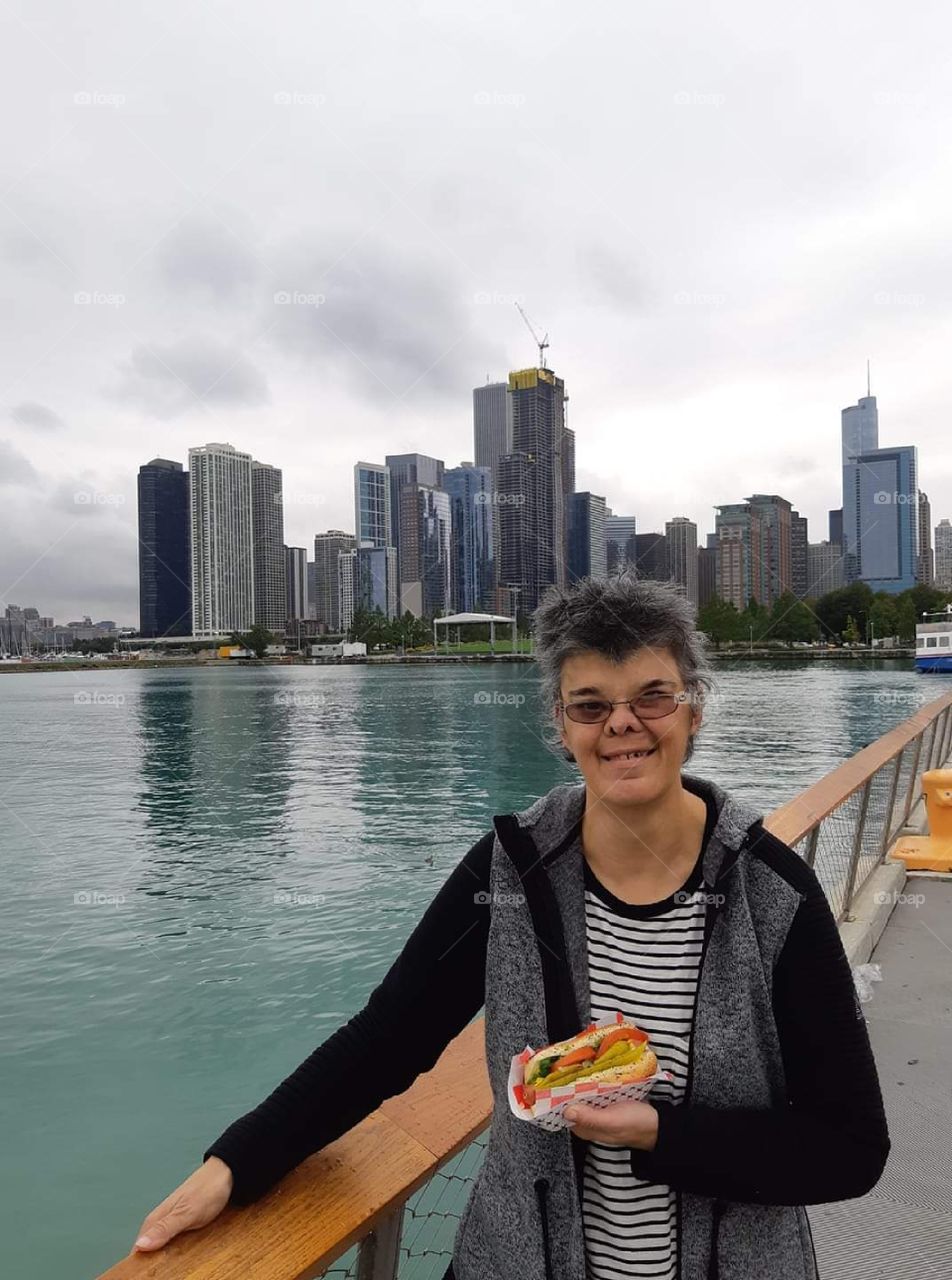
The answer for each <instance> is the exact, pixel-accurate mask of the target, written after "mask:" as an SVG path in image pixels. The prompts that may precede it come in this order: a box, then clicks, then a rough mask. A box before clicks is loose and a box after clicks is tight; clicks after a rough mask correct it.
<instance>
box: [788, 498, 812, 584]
mask: <svg viewBox="0 0 952 1280" xmlns="http://www.w3.org/2000/svg"><path fill="white" fill-rule="evenodd" d="M809 541H810V535H809V531H808V526H807V518H806V516H802V515H800V513H799V511H791V513H790V590H791V591H792V592H793V594H794V595H795V596H796V597H797V599H798V600H804V599H806V595H807V546H808V545H809Z"/></svg>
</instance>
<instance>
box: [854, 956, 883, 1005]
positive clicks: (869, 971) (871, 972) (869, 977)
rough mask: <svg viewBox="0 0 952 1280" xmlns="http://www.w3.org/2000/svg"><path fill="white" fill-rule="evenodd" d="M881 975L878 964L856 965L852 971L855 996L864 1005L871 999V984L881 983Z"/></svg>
mask: <svg viewBox="0 0 952 1280" xmlns="http://www.w3.org/2000/svg"><path fill="white" fill-rule="evenodd" d="M882 980H883V975H882V973H881V971H880V968H879V965H878V964H858V965H857V966H856V968H855V969H854V970H853V982H854V984H855V986H856V994H857V995H858V996H859V998H860V1000H862V1001H863V1002H864V1003H865V1002H866V1001H867V1000H872V998H873V983H874V982H882Z"/></svg>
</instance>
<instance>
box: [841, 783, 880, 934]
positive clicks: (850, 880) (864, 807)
mask: <svg viewBox="0 0 952 1280" xmlns="http://www.w3.org/2000/svg"><path fill="white" fill-rule="evenodd" d="M874 776H875V775H874V774H873V775H870V777H868V778H867V779H866V783H865V785H864V786H863V799H862V801H861V802H860V807H859V817H858V818H857V819H856V835H855V836H854V837H853V852H852V854H851V856H850V867H849V874H848V877H847V881H846V892H845V893H844V895H843V915H844V916H847V917H848V916H849V914H850V907H851V906H852V905H853V886H854V885H855V884H856V871H857V868H858V866H859V855H860V850H861V849H862V847H863V832H864V830H865V828H866V814H867V812H868V810H869V793H870V791H871V790H872V787H873V777H874Z"/></svg>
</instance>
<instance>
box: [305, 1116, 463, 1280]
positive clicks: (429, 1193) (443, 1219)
mask: <svg viewBox="0 0 952 1280" xmlns="http://www.w3.org/2000/svg"><path fill="white" fill-rule="evenodd" d="M487 1141H488V1132H485V1133H482V1134H480V1136H479V1137H478V1138H476V1140H475V1141H474V1142H471V1143H470V1144H469V1146H468V1147H464V1148H463V1150H462V1151H461V1152H460V1153H459V1154H458V1155H455V1156H453V1158H452V1159H451V1160H447V1162H446V1164H445V1165H443V1167H442V1168H441V1169H438V1170H437V1171H436V1173H434V1175H433V1177H432V1178H430V1179H429V1181H428V1182H426V1183H425V1184H424V1185H423V1186H422V1187H421V1188H420V1190H419V1191H417V1192H416V1193H415V1195H413V1196H411V1197H410V1199H409V1200H408V1201H407V1203H406V1206H405V1208H404V1214H403V1231H402V1234H401V1237H400V1262H399V1270H398V1275H399V1277H400V1280H442V1277H443V1275H444V1273H445V1272H446V1268H447V1267H448V1266H449V1262H450V1258H451V1256H452V1252H453V1241H454V1239H455V1237H456V1229H457V1227H458V1226H459V1220H460V1216H461V1214H462V1212H463V1209H464V1208H465V1207H466V1202H467V1200H468V1199H469V1194H470V1191H471V1190H472V1185H473V1183H474V1182H475V1180H476V1177H477V1175H478V1173H479V1170H480V1169H481V1167H482V1163H483V1157H484V1155H485V1152H486V1143H487ZM359 1248H360V1246H359V1245H354V1246H353V1247H352V1248H351V1249H349V1250H348V1251H347V1253H346V1254H343V1255H342V1256H341V1257H340V1258H339V1259H338V1260H337V1262H335V1264H334V1266H333V1267H332V1268H331V1269H330V1270H328V1271H322V1272H321V1273H320V1275H319V1276H318V1277H317V1278H316V1280H355V1278H356V1276H357V1274H358V1265H359Z"/></svg>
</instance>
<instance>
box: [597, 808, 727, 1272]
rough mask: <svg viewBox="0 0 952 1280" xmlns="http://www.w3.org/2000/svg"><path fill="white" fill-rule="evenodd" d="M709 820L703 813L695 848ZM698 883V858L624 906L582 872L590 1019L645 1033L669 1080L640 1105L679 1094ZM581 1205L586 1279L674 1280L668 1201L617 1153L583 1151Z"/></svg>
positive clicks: (696, 956)
mask: <svg viewBox="0 0 952 1280" xmlns="http://www.w3.org/2000/svg"><path fill="white" fill-rule="evenodd" d="M712 808H713V807H711V809H712ZM715 818H716V814H715V813H713V812H712V811H711V810H709V812H708V822H707V826H706V827H705V832H704V841H703V845H706V844H707V840H708V837H709V835H710V831H711V829H712V828H713V823H714V819H715ZM703 845H702V852H703ZM701 876H702V873H701V858H700V857H699V858H698V860H697V863H696V865H695V867H694V870H693V871H692V873H691V875H690V876H689V878H688V879H687V881H686V882H685V883H684V885H682V887H681V889H680V890H678V891H677V892H676V893H674V894H672V895H671V896H670V897H669V898H665V899H664V900H663V901H662V902H655V903H648V904H645V905H643V906H640V905H639V906H634V905H632V904H630V903H626V902H622V901H621V900H620V899H619V898H616V897H615V896H614V894H612V893H610V892H609V890H608V889H606V888H605V886H604V885H602V884H601V882H600V881H599V880H597V879H596V877H595V874H594V872H593V871H592V870H591V868H590V867H589V865H588V863H587V862H585V863H584V877H585V919H586V932H587V937H588V970H589V984H590V987H591V998H592V1008H591V1017H592V1020H593V1021H598V1020H599V1019H600V1018H606V1017H610V1016H612V1015H613V1014H614V1013H615V1012H616V1010H621V1012H622V1013H623V1014H625V1015H626V1016H627V1017H629V1018H631V1019H632V1020H633V1021H634V1022H635V1023H637V1025H638V1026H639V1027H641V1028H642V1030H644V1031H646V1032H647V1033H648V1035H649V1036H650V1039H651V1047H652V1048H653V1049H654V1051H655V1053H656V1054H657V1057H658V1063H659V1065H660V1066H661V1068H662V1069H663V1070H665V1071H668V1072H670V1073H671V1075H672V1076H673V1080H672V1081H671V1082H670V1083H667V1082H665V1081H660V1082H659V1083H658V1084H656V1085H655V1086H654V1089H653V1090H652V1093H651V1094H650V1095H649V1100H651V1099H652V1098H654V1099H658V1100H661V1101H667V1102H678V1101H680V1100H681V1098H682V1097H683V1095H684V1087H685V1083H686V1080H687V1068H688V1051H689V1047H690V1037H691V1026H692V1022H693V1018H694V1001H695V996H696V992H697V975H698V966H699V964H700V958H701V942H702V938H703V933H704V913H705V910H706V907H705V902H704V897H703V893H704V885H703V881H702V878H701ZM582 1196H583V1202H582V1212H583V1221H584V1229H585V1246H586V1254H587V1264H588V1265H587V1273H588V1280H622V1278H623V1277H624V1280H675V1268H676V1260H677V1238H676V1231H677V1212H676V1210H677V1206H676V1195H675V1192H674V1191H673V1190H672V1189H671V1188H670V1187H666V1186H661V1185H659V1184H658V1183H652V1182H643V1181H641V1180H640V1179H638V1178H636V1177H635V1176H634V1175H633V1174H632V1172H631V1165H630V1152H629V1149H628V1148H627V1147H613V1146H608V1145H607V1144H604V1143H600V1142H590V1143H589V1144H588V1150H587V1152H586V1157H585V1168H584V1181H583V1189H582Z"/></svg>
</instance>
